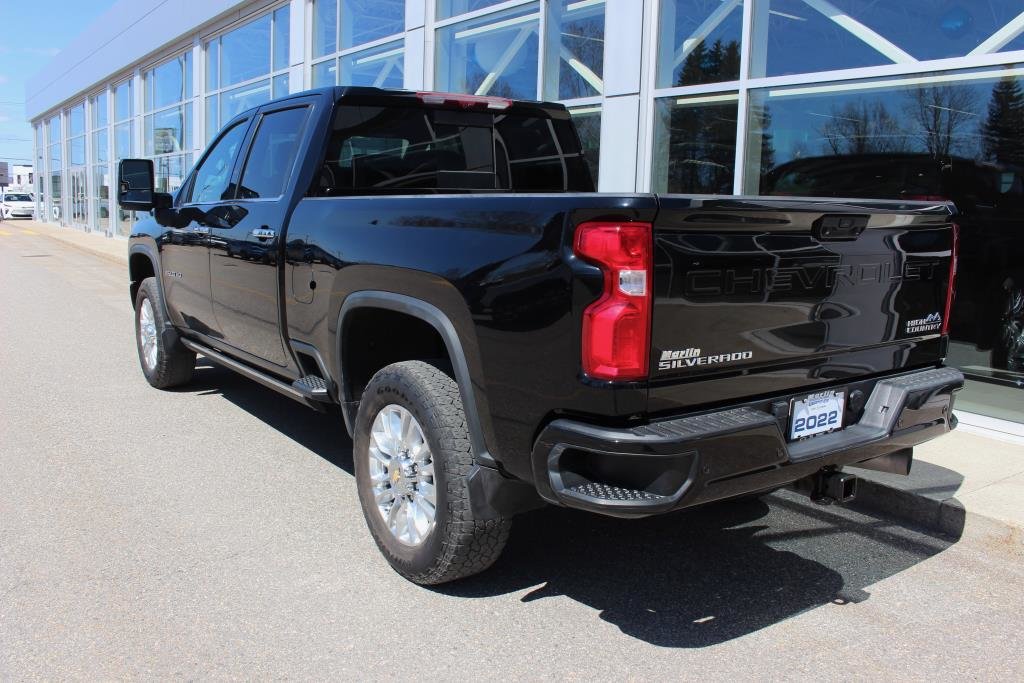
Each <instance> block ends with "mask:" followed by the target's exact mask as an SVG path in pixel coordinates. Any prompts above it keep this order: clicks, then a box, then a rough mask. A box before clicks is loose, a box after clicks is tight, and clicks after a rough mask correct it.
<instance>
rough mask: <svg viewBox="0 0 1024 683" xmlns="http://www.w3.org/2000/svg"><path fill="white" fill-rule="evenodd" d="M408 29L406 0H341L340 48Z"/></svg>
mask: <svg viewBox="0 0 1024 683" xmlns="http://www.w3.org/2000/svg"><path fill="white" fill-rule="evenodd" d="M404 30H405V0H374V2H371V3H368V2H366V0H341V49H343V50H344V49H347V48H350V47H355V46H356V45H362V44H363V43H368V42H370V41H371V40H380V39H381V38H386V37H387V36H391V35H394V34H396V33H402V32H403V31H404Z"/></svg>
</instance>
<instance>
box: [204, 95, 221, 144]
mask: <svg viewBox="0 0 1024 683" xmlns="http://www.w3.org/2000/svg"><path fill="white" fill-rule="evenodd" d="M218 132H220V95H210V96H209V97H207V98H206V142H207V143H209V142H210V140H212V139H213V138H214V136H216V135H217V133H218Z"/></svg>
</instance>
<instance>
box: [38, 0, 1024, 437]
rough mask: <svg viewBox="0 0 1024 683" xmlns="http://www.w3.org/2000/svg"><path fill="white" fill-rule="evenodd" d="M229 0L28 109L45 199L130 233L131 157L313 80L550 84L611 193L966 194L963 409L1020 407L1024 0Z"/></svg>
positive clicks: (512, 91) (175, 178) (468, 87)
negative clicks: (123, 171)
mask: <svg viewBox="0 0 1024 683" xmlns="http://www.w3.org/2000/svg"><path fill="white" fill-rule="evenodd" d="M219 1H220V0H211V2H212V3H214V4H216V3H218V2H219ZM222 4H223V5H224V7H225V9H224V11H221V13H220V14H219V15H217V16H212V17H210V18H209V19H208V20H204V21H203V22H201V23H200V24H198V25H195V26H192V27H190V28H189V29H188V30H186V31H184V32H180V31H179V32H178V33H176V34H174V35H168V36H162V37H161V40H159V41H154V43H160V44H165V45H168V46H169V47H167V48H166V49H164V50H161V51H160V52H158V53H153V54H149V55H147V56H145V57H144V58H141V59H136V60H135V61H133V62H132V63H125V64H120V65H118V67H117V69H116V70H114V71H112V72H111V73H109V74H107V76H106V77H104V78H103V79H102V80H101V82H98V83H93V84H82V87H81V88H79V89H77V90H75V91H73V92H71V91H69V92H66V93H63V94H62V96H61V100H60V103H59V104H57V105H55V106H47V107H46V108H44V109H42V110H40V111H36V112H31V116H32V121H33V124H34V127H35V128H34V130H35V134H34V139H35V145H36V153H35V157H36V161H37V171H38V172H37V176H36V186H37V190H38V192H37V200H38V202H39V206H38V212H39V215H41V216H44V217H46V219H47V220H50V221H53V222H56V223H60V224H64V225H68V226H74V227H78V228H81V229H88V230H95V231H98V232H102V233H104V234H107V235H111V236H119V235H120V236H123V235H127V234H128V233H129V232H130V230H131V224H132V221H133V217H132V216H131V215H130V214H129V213H126V212H121V211H119V210H118V209H117V208H116V206H114V205H113V203H112V201H111V184H112V178H113V177H114V172H115V165H116V162H117V160H118V159H121V158H124V157H127V156H131V155H144V156H147V157H151V158H153V159H154V161H155V162H156V165H157V169H158V176H159V182H160V184H161V187H162V188H164V189H167V190H172V191H173V190H174V189H176V188H177V187H178V186H179V185H180V183H181V182H182V180H183V178H184V177H185V175H186V174H187V172H188V169H189V167H190V165H191V164H192V162H193V161H194V160H195V159H196V158H197V157H198V155H199V153H200V152H201V150H202V148H203V147H204V146H205V144H206V143H207V142H208V141H209V140H211V139H212V137H213V136H214V134H215V133H216V132H217V130H218V129H219V128H220V126H221V125H222V124H223V123H225V122H226V121H227V120H228V119H230V118H231V117H232V116H233V115H234V114H236V113H238V112H240V111H242V110H244V109H246V108H249V107H251V106H254V105H257V104H260V103H262V102H264V101H266V100H268V99H270V98H271V97H276V96H280V95H282V94H285V93H288V92H298V91H301V90H304V89H306V88H310V87H319V86H324V85H334V84H340V85H345V84H354V85H367V86H379V87H388V88H407V89H423V90H448V91H458V92H465V93H472V94H478V95H500V96H507V97H514V98H526V99H546V100H557V101H560V102H563V103H564V104H565V105H566V106H567V107H568V108H569V109H570V111H571V112H572V115H573V117H574V119H575V120H576V123H577V126H578V128H579V130H580V134H581V137H582V139H583V143H584V146H585V148H586V150H587V155H588V161H589V163H590V164H591V168H592V170H593V172H594V176H595V178H597V179H598V184H599V188H600V189H601V190H602V191H618V192H631V191H640V192H646V191H655V192H676V193H687V194H747V195H791V196H794V195H799V196H823V197H869V198H883V199H919V200H926V201H940V200H949V201H953V202H954V203H955V204H956V205H957V207H958V210H959V211H960V218H959V224H960V238H961V242H960V243H961V261H960V272H959V287H958V295H957V300H956V304H955V307H954V312H953V319H952V321H951V322H952V339H953V342H952V348H951V350H950V360H951V362H952V363H953V364H955V365H957V366H958V367H961V368H962V369H964V371H965V372H966V373H967V374H968V376H969V378H970V381H969V383H968V388H967V390H966V391H965V392H963V393H962V395H961V398H960V402H959V406H960V408H962V409H964V410H966V411H970V412H972V413H977V414H981V415H986V416H990V417H995V418H1000V419H1002V420H1006V421H1010V422H1015V423H1020V424H1024V391H1022V387H1024V6H1022V5H1021V2H1020V0H901V2H876V1H873V0H504V1H502V0H282V1H280V2H270V3H268V2H264V1H256V2H251V3H248V4H242V5H241V6H238V5H235V4H232V3H227V2H224V3H222ZM69 90H73V89H69ZM1022 429H1024V428H1022Z"/></svg>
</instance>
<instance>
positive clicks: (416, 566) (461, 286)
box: [118, 87, 963, 584]
mask: <svg viewBox="0 0 1024 683" xmlns="http://www.w3.org/2000/svg"><path fill="white" fill-rule="evenodd" d="M118 183H119V203H120V205H121V207H122V208H123V209H126V210H135V211H149V212H150V214H151V215H150V216H149V217H145V218H144V219H143V220H141V221H139V222H138V223H136V224H135V227H134V230H133V234H132V236H131V240H130V245H129V252H130V278H131V296H132V301H133V302H134V306H135V315H136V331H137V335H136V336H137V341H138V349H139V358H140V361H141V364H142V370H143V372H144V373H145V376H146V378H147V379H148V380H149V382H150V384H152V385H153V386H155V387H157V388H167V387H173V386H177V385H181V384H184V383H186V382H188V381H189V379H190V377H191V376H192V372H193V367H194V364H195V359H196V354H202V355H203V356H205V357H206V358H207V359H209V360H211V361H213V362H216V363H219V364H222V365H224V366H227V367H228V368H231V369H233V370H235V371H237V372H239V373H242V374H243V375H245V376H247V377H250V378H252V379H253V380H255V381H257V382H260V383H261V384H263V385H265V386H267V387H270V388H272V389H274V390H276V391H279V392H280V393H282V394H284V395H285V396H288V397H290V398H293V399H295V400H296V401H299V402H302V403H304V404H306V405H308V406H309V407H311V408H315V409H319V410H338V407H340V413H341V415H342V417H343V419H344V424H345V428H346V429H347V430H348V432H349V434H350V435H351V436H352V439H353V442H354V446H353V460H354V465H355V476H356V483H357V489H358V491H359V499H360V502H361V504H362V509H363V514H364V516H365V518H366V522H367V524H368V525H369V528H370V531H371V533H372V535H373V537H374V539H375V540H376V542H377V544H378V546H379V547H380V549H381V551H382V552H383V554H384V555H385V556H386V557H387V559H388V561H389V562H390V563H391V564H392V566H394V568H395V569H396V570H397V571H399V572H400V573H401V574H403V575H404V576H406V577H408V578H409V579H411V580H412V581H415V582H418V583H424V584H436V583H441V582H445V581H450V580H453V579H457V578H460V577H463V576H466V575H469V574H472V573H475V572H478V571H481V570H483V569H485V568H486V567H488V566H489V565H490V564H491V563H492V562H494V560H495V559H496V558H497V557H498V555H499V553H500V552H501V549H502V547H503V545H504V544H505V540H506V538H507V536H508V532H509V524H510V520H511V518H512V517H513V516H514V515H516V514H517V513H519V512H522V511H524V510H528V509H531V508H533V507H536V506H539V505H542V504H543V503H544V502H548V503H553V504H556V505H563V506H568V507H575V508H581V509H585V510H590V511H593V512H597V513H603V514H609V515H616V516H622V517H641V516H645V515H651V514H656V513H663V512H668V511H672V510H678V509H681V508H686V507H691V506H694V505H699V504H703V503H707V502H710V501H715V500H721V499H726V498H733V497H738V496H746V495H755V494H759V493H762V492H766V491H771V490H773V489H776V488H779V487H781V486H784V485H788V484H795V485H796V486H797V487H798V488H801V489H804V490H806V491H807V492H808V493H809V494H810V495H811V496H812V497H813V498H815V499H816V500H819V501H822V502H831V501H840V502H841V501H844V500H847V499H849V498H850V497H852V496H853V495H854V493H855V488H856V487H855V485H856V479H855V478H854V477H853V476H852V475H851V474H849V473H847V472H844V471H843V470H842V469H841V468H842V466H843V465H850V464H858V465H859V466H862V467H873V468H876V469H884V470H887V471H901V472H903V473H906V472H908V471H909V466H910V461H911V456H912V448H913V446H915V445H916V444H919V443H922V442H924V441H927V440H929V439H932V438H934V437H936V436H939V435H941V434H944V433H945V432H947V431H948V430H950V429H952V428H953V427H954V426H955V424H956V419H955V417H954V416H953V414H952V407H953V397H954V393H955V392H956V391H957V390H958V389H959V388H960V387H961V386H962V383H963V377H962V375H961V374H960V373H959V372H957V371H956V370H954V369H951V368H945V367H943V364H942V361H943V357H944V355H945V353H946V347H947V334H946V332H947V329H946V326H947V324H948V322H949V311H950V304H951V301H952V296H953V280H954V275H955V272H956V257H955V255H956V247H957V244H956V242H957V232H956V230H957V229H956V226H955V224H954V219H955V214H954V212H953V210H952V209H951V206H950V205H948V204H945V203H935V202H930V203H929V202H896V201H877V200H856V199H838V200H831V201H817V200H808V199H794V198H791V197H786V198H777V197H775V198H763V197H696V196H694V197H690V196H674V195H653V194H626V193H624V194H598V193H595V192H593V190H594V187H593V181H592V179H591V176H590V173H589V171H588V167H587V165H586V163H585V159H584V156H583V153H582V151H581V145H580V140H579V136H578V135H577V133H576V130H575V128H574V127H573V124H572V121H571V119H570V117H569V114H568V112H567V111H566V109H565V108H564V107H562V106H561V105H557V104H546V103H539V102H513V101H510V100H506V99H502V98H492V97H473V96H463V95H451V94H443V93H413V92H395V91H384V90H377V89H372V88H345V87H342V88H328V89H321V90H314V91H309V92H305V93H301V94H296V95H292V96H289V97H286V98H283V99H279V100H275V101H272V102H270V103H268V104H265V105H263V106H261V107H258V108H256V109H253V110H250V111H247V112H245V113H243V114H240V115H239V116H237V117H235V118H234V119H233V120H232V121H231V122H230V123H228V125H227V126H226V127H225V128H224V129H223V130H222V131H221V132H220V133H219V135H218V136H217V137H216V139H215V140H214V141H213V143H212V145H211V146H210V147H209V149H208V150H207V151H206V152H205V154H204V155H203V156H202V158H200V160H199V162H198V164H197V165H196V166H195V168H194V169H193V170H192V171H191V172H190V174H189V175H188V177H187V178H186V180H185V182H184V184H183V185H182V186H181V188H180V189H179V190H178V192H177V193H176V194H175V195H174V196H173V197H172V196H171V195H168V194H164V193H160V192H157V191H155V189H154V178H153V165H152V162H150V161H148V160H137V159H136V160H124V161H122V162H121V164H120V169H119V179H118ZM681 523H683V522H681Z"/></svg>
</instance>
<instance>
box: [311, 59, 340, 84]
mask: <svg viewBox="0 0 1024 683" xmlns="http://www.w3.org/2000/svg"><path fill="white" fill-rule="evenodd" d="M337 73H338V64H337V60H334V59H328V60H327V61H326V62H320V63H319V64H314V65H313V87H314V88H323V87H325V86H329V85H337V83H338V81H337Z"/></svg>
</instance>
